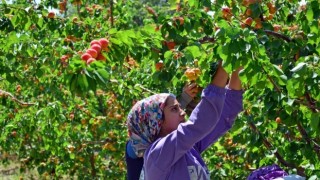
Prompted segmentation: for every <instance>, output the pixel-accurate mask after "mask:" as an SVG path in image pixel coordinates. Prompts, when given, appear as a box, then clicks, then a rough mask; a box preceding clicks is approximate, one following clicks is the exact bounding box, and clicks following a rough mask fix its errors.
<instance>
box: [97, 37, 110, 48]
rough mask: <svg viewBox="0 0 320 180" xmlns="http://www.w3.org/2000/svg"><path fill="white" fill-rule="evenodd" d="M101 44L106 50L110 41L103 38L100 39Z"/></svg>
mask: <svg viewBox="0 0 320 180" xmlns="http://www.w3.org/2000/svg"><path fill="white" fill-rule="evenodd" d="M99 43H100V44H101V48H102V49H104V50H106V49H107V48H108V45H109V40H108V39H106V38H101V39H99Z"/></svg>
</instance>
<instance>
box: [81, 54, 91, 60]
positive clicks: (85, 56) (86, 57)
mask: <svg viewBox="0 0 320 180" xmlns="http://www.w3.org/2000/svg"><path fill="white" fill-rule="evenodd" d="M90 58H92V56H91V55H90V54H89V53H84V54H82V56H81V59H82V60H84V61H88V59H90Z"/></svg>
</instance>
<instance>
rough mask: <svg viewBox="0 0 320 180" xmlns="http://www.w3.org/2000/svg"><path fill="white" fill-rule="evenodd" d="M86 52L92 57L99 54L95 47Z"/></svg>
mask: <svg viewBox="0 0 320 180" xmlns="http://www.w3.org/2000/svg"><path fill="white" fill-rule="evenodd" d="M86 53H88V54H90V55H91V57H93V58H96V57H97V56H98V52H97V51H96V50H94V49H88V50H87V51H86Z"/></svg>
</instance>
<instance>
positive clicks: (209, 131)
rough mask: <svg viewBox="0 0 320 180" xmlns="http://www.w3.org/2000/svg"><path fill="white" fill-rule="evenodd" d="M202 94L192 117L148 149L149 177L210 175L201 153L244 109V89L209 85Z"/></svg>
mask: <svg viewBox="0 0 320 180" xmlns="http://www.w3.org/2000/svg"><path fill="white" fill-rule="evenodd" d="M201 96H202V100H201V101H200V103H199V104H198V105H197V107H196V108H195V109H194V110H193V112H192V114H191V116H190V118H189V121H187V122H185V123H181V124H180V125H179V126H178V128H177V130H175V131H173V132H171V133H170V134H168V135H166V136H165V137H161V138H159V139H157V140H156V141H155V142H154V143H153V144H152V145H151V146H150V147H149V148H148V149H147V150H146V152H145V154H144V169H145V170H144V171H145V172H144V173H145V179H146V180H156V179H210V178H209V173H208V172H209V171H208V170H207V167H206V165H205V163H204V161H203V160H202V158H201V155H200V154H201V153H202V152H203V151H204V150H205V149H206V148H208V147H209V146H210V145H211V144H212V143H213V142H215V141H216V140H217V139H218V138H219V137H220V136H222V135H223V134H224V133H225V132H226V131H228V130H229V129H230V128H231V127H232V125H233V123H234V119H235V117H236V116H237V114H238V113H239V112H240V111H241V110H242V91H235V90H230V89H224V88H219V87H216V86H213V85H209V86H208V87H207V88H206V89H204V91H203V92H202V95H201Z"/></svg>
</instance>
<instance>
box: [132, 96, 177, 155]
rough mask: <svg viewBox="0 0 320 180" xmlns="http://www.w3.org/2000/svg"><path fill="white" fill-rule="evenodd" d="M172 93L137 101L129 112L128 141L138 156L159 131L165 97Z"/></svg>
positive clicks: (142, 153)
mask: <svg viewBox="0 0 320 180" xmlns="http://www.w3.org/2000/svg"><path fill="white" fill-rule="evenodd" d="M169 96H171V97H174V98H175V96H174V95H173V94H167V93H161V94H156V95H153V96H150V97H147V98H145V99H142V100H141V101H138V102H137V103H136V104H135V105H134V106H133V107H132V109H131V111H130V112H129V115H128V118H127V126H128V133H129V141H131V144H132V147H133V150H134V152H135V154H136V155H137V156H138V157H143V155H144V151H145V150H146V149H147V148H148V146H149V145H150V144H151V143H153V142H154V141H155V140H156V138H157V136H158V134H159V133H160V128H161V124H162V121H163V118H162V116H163V108H164V105H165V102H166V99H167V98H168V97H169Z"/></svg>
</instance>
